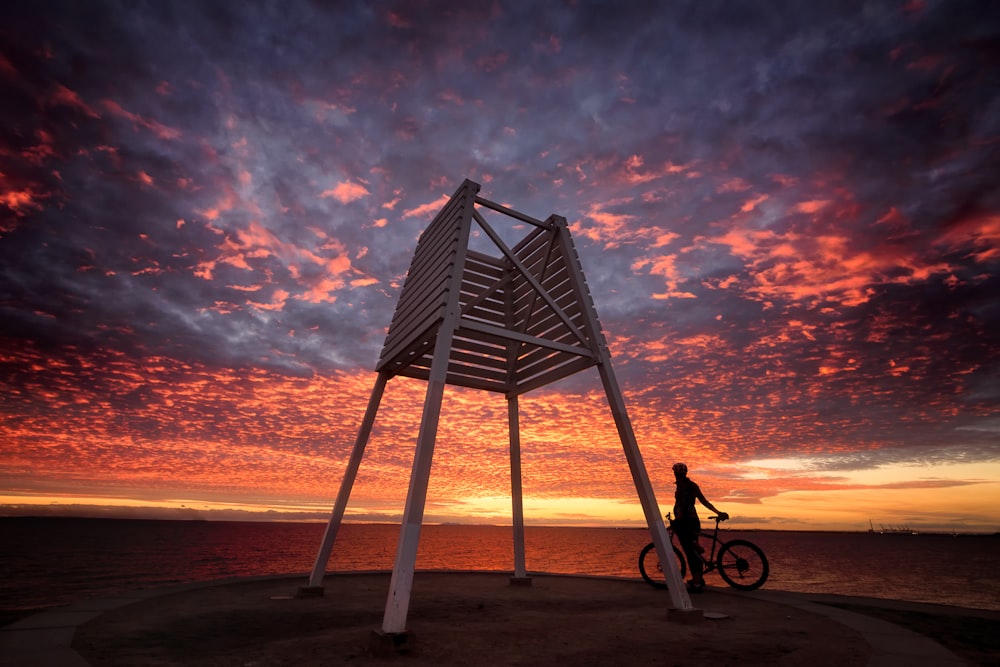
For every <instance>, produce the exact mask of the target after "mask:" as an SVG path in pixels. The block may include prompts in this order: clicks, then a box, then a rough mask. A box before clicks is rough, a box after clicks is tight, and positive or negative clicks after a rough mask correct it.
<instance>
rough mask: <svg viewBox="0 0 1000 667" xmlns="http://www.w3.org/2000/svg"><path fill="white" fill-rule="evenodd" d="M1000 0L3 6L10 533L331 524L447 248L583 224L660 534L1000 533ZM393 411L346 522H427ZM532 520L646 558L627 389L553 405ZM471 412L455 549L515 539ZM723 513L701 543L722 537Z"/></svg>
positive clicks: (448, 508) (563, 393) (2, 503)
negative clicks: (397, 332) (31, 527)
mask: <svg viewBox="0 0 1000 667" xmlns="http://www.w3.org/2000/svg"><path fill="white" fill-rule="evenodd" d="M998 43H1000V5H998V4H997V3H995V2H990V1H983V2H973V1H969V2H964V1H963V2H952V1H945V0H942V1H936V0H926V1H922V0H908V1H906V2H819V3H812V2H810V3H805V2H773V3H759V2H749V1H747V2H741V1H736V2H712V1H704V0H698V1H690V2H687V1H679V2H671V3H661V2H617V1H616V2H585V1H583V0H580V1H568V0H567V1H564V2H558V1H552V2H527V1H524V2H520V1H513V0H510V1H501V0H497V1H495V2H481V3H480V2H475V3H470V2H465V1H464V0H462V1H457V0H456V1H453V2H452V1H445V2H379V1H372V2H302V1H299V2H261V1H248V2H220V1H206V2H197V3H182V2H142V1H135V2H107V1H103V0H95V1H94V2H87V3H79V2H53V1H44V2H35V3H24V2H22V3H3V4H2V6H0V429H2V431H0V515H3V514H6V515H14V514H45V513H54V514H67V515H73V514H89V515H99V516H155V517H168V518H171V517H172V518H184V517H199V518H209V519H233V518H237V519H247V518H250V519H292V520H308V519H322V518H323V517H324V516H325V515H327V514H329V511H330V508H331V506H332V503H333V500H334V498H335V496H336V493H337V490H338V488H339V485H340V481H341V479H342V477H343V473H344V470H345V468H346V464H347V459H348V457H349V455H350V452H351V449H352V447H353V445H354V441H355V438H356V436H357V433H358V428H359V426H360V423H361V418H362V416H363V414H364V410H365V406H366V404H367V401H368V397H369V393H370V392H371V389H372V387H373V385H374V382H375V377H376V374H375V372H374V368H375V363H376V361H377V359H378V355H379V352H380V350H381V346H382V343H383V341H384V339H385V335H386V330H387V327H388V325H389V322H390V320H391V318H392V314H393V311H394V308H395V304H396V301H397V299H398V297H399V293H400V289H401V286H402V283H403V281H404V279H405V276H406V271H407V268H408V267H409V263H410V260H411V258H412V256H413V252H414V249H415V246H416V241H417V239H418V237H419V235H420V233H421V231H422V230H423V229H424V228H425V227H426V226H427V225H428V224H429V223H430V221H431V220H432V219H433V217H434V215H435V214H436V213H437V212H438V211H439V210H440V209H441V207H442V206H443V205H444V203H445V202H446V201H447V198H448V197H449V196H450V195H451V194H452V193H453V192H454V191H455V190H456V188H457V187H458V186H459V185H460V184H461V183H462V181H463V179H466V178H468V179H471V180H473V181H475V182H476V183H479V184H481V186H482V190H481V195H482V196H484V197H486V198H488V199H491V200H493V201H496V202H500V203H502V204H505V205H507V206H510V207H512V208H514V209H516V210H518V211H521V212H524V213H526V214H528V215H531V216H533V217H536V218H539V219H545V218H546V217H548V216H549V215H550V214H556V215H561V216H563V217H565V218H566V219H567V220H568V222H569V225H570V230H571V233H572V235H573V239H574V242H575V244H576V247H577V249H578V251H579V254H580V259H581V263H582V267H583V271H584V274H585V276H586V279H587V282H588V285H589V287H590V291H591V293H592V295H593V298H594V302H595V306H596V309H597V312H598V315H599V317H600V321H601V324H602V326H603V329H604V331H605V334H606V337H607V339H608V343H609V347H610V351H611V355H612V365H613V369H614V372H615V375H616V377H617V378H618V382H619V384H620V385H621V387H622V391H623V393H624V396H625V401H626V405H627V408H628V412H629V416H630V419H631V421H632V424H633V427H634V429H635V432H636V435H637V438H638V441H639V446H640V449H641V451H642V456H643V460H644V462H645V465H646V468H647V470H648V471H649V476H650V479H651V481H652V483H653V486H654V490H655V492H656V496H657V501H658V503H659V505H660V509H661V510H662V512H663V513H665V512H666V511H669V510H670V508H671V505H672V502H673V498H672V496H673V476H672V474H671V472H670V466H671V464H672V463H673V462H675V461H684V462H686V463H687V464H688V466H689V468H690V469H691V477H692V478H693V479H695V480H696V481H697V482H698V483H699V484H700V485H701V487H702V490H703V491H704V492H705V494H706V495H707V496H708V497H709V499H710V500H711V501H712V502H713V503H714V504H715V505H716V506H717V507H719V508H720V509H722V510H725V511H727V512H729V513H730V514H731V515H732V516H733V527H744V528H768V529H784V530H806V529H820V530H867V529H868V528H869V527H870V526H871V527H874V528H875V529H879V528H880V527H882V526H884V527H887V528H888V527H898V526H907V527H911V528H913V529H919V530H924V531H929V530H945V531H953V530H954V531H968V532H984V531H985V532H994V531H997V530H1000V503H998V502H997V501H998V500H1000V189H998V188H997V186H996V184H997V182H998V181H1000V51H998V48H997V45H998ZM425 389H426V385H425V384H424V383H422V382H421V381H418V380H413V379H408V378H393V379H392V380H390V381H389V384H388V386H387V389H386V394H385V397H384V398H383V401H382V404H381V407H380V410H379V413H378V418H377V420H376V423H375V428H374V431H373V434H372V438H371V441H370V442H369V444H368V447H367V450H366V454H365V459H364V460H363V462H362V464H361V468H360V472H359V475H358V479H357V482H356V484H355V486H354V489H353V493H352V495H351V501H350V503H349V505H348V509H347V516H346V519H347V520H349V521H387V522H390V521H398V520H399V519H400V516H401V514H402V510H403V506H404V502H405V497H406V491H407V486H408V480H409V474H410V469H411V465H412V460H413V452H414V447H415V442H416V434H417V428H418V426H419V421H420V414H421V409H422V405H423V400H424V392H425ZM520 415H521V442H522V455H521V456H522V468H523V487H524V507H525V519H526V521H527V522H528V523H529V524H555V525H616V526H640V525H642V524H643V522H644V519H643V513H642V510H641V507H640V505H639V502H638V499H637V496H636V492H635V488H634V486H633V484H632V480H631V477H630V476H629V472H628V466H627V464H626V461H625V458H624V455H623V452H622V446H621V443H620V441H619V440H618V436H617V433H616V431H615V427H614V423H613V420H612V417H611V413H610V410H609V407H608V403H607V400H606V398H605V394H604V389H603V387H602V385H601V382H600V379H599V376H598V373H597V371H596V370H595V369H593V368H591V369H588V370H586V371H583V372H581V373H578V374H576V375H574V376H572V377H570V378H567V379H564V380H561V381H560V382H558V383H555V384H552V385H549V386H546V387H544V388H542V389H538V390H536V391H533V392H531V393H528V394H526V395H524V396H523V397H522V398H521V401H520ZM509 465H510V464H509V453H508V431H507V406H506V401H505V400H504V397H503V395H500V394H496V393H488V392H481V391H473V390H468V389H461V388H452V387H449V388H448V389H447V391H446V392H445V399H444V405H443V408H442V420H441V427H440V431H439V435H438V439H437V444H436V449H435V452H434V465H433V468H432V472H431V481H430V489H429V492H428V499H427V506H426V513H425V521H426V522H451V521H457V522H479V523H499V524H503V523H510V521H511V500H510V468H509ZM703 516H704V513H703Z"/></svg>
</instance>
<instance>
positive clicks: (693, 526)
mask: <svg viewBox="0 0 1000 667" xmlns="http://www.w3.org/2000/svg"><path fill="white" fill-rule="evenodd" d="M674 531H675V532H676V533H677V538H678V541H679V542H680V543H681V550H682V551H683V552H684V557H685V558H686V559H687V562H688V571H689V572H690V573H691V584H692V585H693V586H697V587H700V586H704V585H705V579H704V576H703V575H704V568H703V564H702V560H701V549H699V548H698V533H699V532H701V526H700V525H698V524H697V523H694V522H691V521H684V522H683V525H681V526H677V525H675V526H674Z"/></svg>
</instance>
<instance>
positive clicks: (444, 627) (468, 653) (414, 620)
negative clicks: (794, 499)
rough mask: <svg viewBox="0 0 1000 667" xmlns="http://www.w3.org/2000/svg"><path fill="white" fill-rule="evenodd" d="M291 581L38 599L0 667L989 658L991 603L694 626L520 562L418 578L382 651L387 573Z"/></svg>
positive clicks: (817, 609) (725, 618) (634, 589)
mask: <svg viewBox="0 0 1000 667" xmlns="http://www.w3.org/2000/svg"><path fill="white" fill-rule="evenodd" d="M305 579H306V577H305V575H297V576H294V577H263V578H252V579H235V580H226V581H221V582H210V583H202V584H192V585H187V586H181V587H172V588H168V589H161V590H154V591H141V592H138V593H136V594H135V595H125V596H118V597H114V598H106V599H98V600H92V601H87V602H84V603H81V604H78V605H73V606H72V607H66V608H60V609H53V610H51V611H47V612H44V613H41V614H37V615H34V616H30V617H27V618H24V619H22V620H20V621H18V622H16V623H13V624H11V625H8V626H5V627H3V628H0V664H2V665H18V666H31V665H55V666H59V665H68V666H69V665H73V666H75V665H88V664H90V665H134V664H151V663H155V664H178V665H181V664H183V665H198V664H204V665H208V664H213V665H229V664H232V665H246V664H254V665H261V666H263V665H284V664H287V665H320V664H344V663H350V664H359V665H381V664H393V665H407V666H410V665H413V666H418V665H460V664H468V665H481V664H493V665H502V664H510V665H513V664H532V665H556V664H560V665H562V664H574V665H602V666H603V665H634V664H643V661H652V663H653V664H664V662H665V663H666V664H684V665H699V664H706V665H713V666H716V665H719V664H725V663H726V662H727V661H737V660H738V661H740V662H741V664H747V665H750V664H774V665H796V664H808V665H810V667H820V666H822V665H859V666H867V667H889V666H894V665H913V664H924V665H941V666H946V667H947V666H951V665H967V664H973V665H974V664H990V662H992V663H994V664H996V663H997V662H998V659H1000V648H998V647H997V645H996V641H997V640H996V637H998V636H1000V612H990V611H979V610H966V609H961V608H955V607H942V606H940V605H919V604H913V603H904V602H896V601H885V600H874V599H871V598H852V597H843V596H829V595H805V594H797V593H787V592H782V591H770V590H766V589H765V590H762V591H754V592H752V593H740V592H737V591H733V590H731V589H728V588H726V589H722V588H712V587H710V588H708V589H707V591H706V593H705V594H703V595H700V596H695V598H694V603H695V605H696V606H697V607H698V608H699V609H702V610H703V611H704V612H705V613H704V621H703V622H701V623H698V624H686V623H685V624H678V623H673V622H671V621H670V620H669V616H670V613H671V612H670V610H669V606H670V598H669V595H668V594H667V593H666V592H665V591H658V590H654V589H652V588H651V587H649V586H647V585H646V584H645V583H643V582H641V581H636V580H631V579H609V578H597V577H579V576H561V575H543V574H535V573H533V574H532V579H533V583H532V585H531V586H512V585H511V584H510V581H509V579H510V577H509V573H455V572H433V573H423V572H418V573H417V575H416V577H415V579H414V589H413V595H412V597H411V603H410V613H409V615H408V625H409V626H410V627H408V629H407V631H408V633H411V638H412V641H408V642H405V643H404V644H403V645H402V646H403V647H404V650H403V651H401V652H397V653H398V654H395V655H393V654H392V653H393V651H389V652H388V653H389V655H387V654H386V651H384V650H383V651H375V650H372V644H371V641H372V636H373V634H377V633H378V632H379V630H380V628H379V626H380V624H381V617H382V612H383V608H384V603H385V596H386V593H387V591H388V584H389V574H388V573H381V572H380V573H358V574H335V575H330V576H328V577H327V579H326V582H325V586H324V588H325V594H324V595H323V596H317V597H310V598H302V597H298V596H296V592H297V590H298V588H299V587H300V586H302V585H303V583H304V581H305ZM859 610H866V611H867V613H860V612H859ZM674 613H676V612H674ZM893 614H895V615H896V617H898V618H901V619H903V620H904V621H905V620H906V619H914V618H916V619H918V620H919V619H921V618H924V617H926V618H927V619H931V620H932V621H933V619H939V620H940V621H941V622H940V623H938V624H937V625H940V626H942V627H943V626H944V625H945V623H944V621H945V620H947V621H949V623H950V627H957V628H960V629H961V628H963V627H969V628H973V626H975V627H974V628H973V630H974V631H973V632H972V634H970V636H969V638H967V641H966V643H965V644H964V645H963V644H962V643H957V644H956V643H954V641H952V644H953V646H957V647H958V648H959V650H960V652H961V653H962V655H958V654H956V652H955V651H953V650H949V649H947V648H945V647H944V646H942V644H941V643H939V642H938V641H935V640H934V639H933V638H931V637H929V636H927V635H926V634H919V633H917V632H915V631H914V630H912V629H910V628H908V627H903V625H900V624H898V623H891V622H888V621H887V620H885V619H884V618H880V617H879V616H880V615H881V616H886V615H889V616H892V615H893ZM907 614H909V615H910V616H907ZM929 627H935V623H933V622H931V623H930V626H929ZM990 636H992V637H993V638H994V639H993V645H992V646H991V645H989V641H990V640H989V637H990ZM953 639H954V638H950V640H953ZM382 646H383V648H384V643H383V645H382ZM980 661H981V662H980Z"/></svg>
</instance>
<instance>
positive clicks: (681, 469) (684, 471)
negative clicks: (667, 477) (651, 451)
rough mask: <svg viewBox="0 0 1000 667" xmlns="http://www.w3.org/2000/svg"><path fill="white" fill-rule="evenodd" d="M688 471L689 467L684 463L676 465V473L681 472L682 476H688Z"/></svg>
mask: <svg viewBox="0 0 1000 667" xmlns="http://www.w3.org/2000/svg"><path fill="white" fill-rule="evenodd" d="M687 471H688V467H687V466H686V465H684V464H683V463H675V464H674V472H675V473H678V472H679V473H681V474H682V475H686V474H687Z"/></svg>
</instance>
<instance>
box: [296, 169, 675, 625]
mask: <svg viewBox="0 0 1000 667" xmlns="http://www.w3.org/2000/svg"><path fill="white" fill-rule="evenodd" d="M479 189H480V187H479V184H477V183H473V182H472V181H469V180H466V181H465V182H463V183H462V185H461V186H459V188H458V190H456V191H455V194H454V195H452V197H451V199H450V200H449V201H448V203H447V204H445V205H444V207H443V208H442V209H441V211H440V212H439V213H438V214H437V216H436V217H435V218H434V220H433V221H432V222H431V224H430V226H428V227H427V229H425V230H424V232H423V234H421V236H420V239H419V241H418V243H417V248H416V251H415V252H414V255H413V261H412V263H411V264H410V268H409V271H408V272H407V275H406V280H405V282H404V284H403V290H402V293H401V294H400V297H399V303H398V304H397V306H396V312H395V314H394V315H393V318H392V323H391V324H390V326H389V331H388V334H387V335H386V339H385V344H384V346H383V348H382V353H381V356H380V357H379V360H378V365H377V367H376V371H377V372H378V377H377V379H376V380H375V386H374V388H373V389H372V393H371V397H370V398H369V401H368V408H367V410H366V412H365V416H364V419H363V421H362V423H361V427H360V429H359V431H358V437H357V440H356V442H355V445H354V450H353V452H352V454H351V458H350V460H349V462H348V465H347V469H346V471H345V473H344V479H343V481H342V483H341V487H340V491H339V493H338V495H337V499H336V502H335V504H334V508H333V512H332V514H331V516H330V521H329V523H328V524H327V527H326V532H325V534H324V536H323V542H322V544H321V545H320V548H319V552H318V554H317V556H316V562H315V565H314V566H313V570H312V574H311V576H310V579H309V588H311V589H318V590H322V584H323V574H324V571H325V569H326V564H327V562H328V560H329V557H330V551H331V549H332V548H333V543H334V541H335V539H336V536H337V531H338V529H339V527H340V523H341V520H342V519H343V516H344V510H345V509H346V507H347V501H348V498H349V497H350V493H351V487H352V486H353V484H354V480H355V478H356V476H357V472H358V468H359V466H360V464H361V459H362V458H363V455H364V450H365V446H366V444H367V442H368V438H369V435H370V434H371V430H372V425H373V424H374V422H375V416H376V413H377V412H378V406H379V403H380V401H381V399H382V394H383V392H384V391H385V387H386V384H387V382H388V381H389V379H391V378H392V377H395V376H397V375H401V376H406V377H411V378H418V379H421V380H426V382H427V393H426V397H425V399H424V407H423V415H422V417H421V421H420V429H419V431H418V436H417V443H416V453H415V455H414V460H413V469H412V472H411V476H410V486H409V491H408V493H407V498H406V506H405V508H404V511H403V522H402V528H401V530H400V536H399V542H398V546H397V551H396V560H395V565H394V567H393V572H392V579H391V583H390V591H389V596H388V599H387V601H386V607H385V616H384V618H383V622H382V632H384V633H386V634H398V633H404V632H405V631H406V615H407V610H408V607H409V601H410V590H411V587H412V583H413V574H414V564H415V562H416V555H417V542H418V540H419V537H420V528H421V523H422V520H423V514H424V504H425V500H426V496H427V485H428V480H429V477H430V470H431V458H432V455H433V452H434V444H435V439H436V436H437V430H438V420H439V417H440V413H441V404H442V396H443V394H444V387H445V385H449V384H450V385H458V386H462V387H470V388H473V389H483V390H486V391H492V392H497V393H500V394H503V395H504V396H505V397H506V399H507V406H508V410H507V412H508V420H509V428H510V471H511V504H512V514H513V529H514V530H513V533H514V545H513V546H514V576H513V578H512V580H511V581H512V583H515V582H519V581H527V582H530V580H529V579H527V575H526V571H525V558H524V516H523V509H522V497H521V461H520V429H519V425H518V397H519V396H520V395H521V394H524V393H525V392H528V391H531V390H532V389H537V388H539V387H542V386H545V385H547V384H549V383H552V382H555V381H556V380H559V379H562V378H564V377H566V376H568V375H572V374H574V373H577V372H579V371H582V370H584V369H586V368H590V367H591V366H596V367H597V369H598V372H599V373H600V377H601V381H602V383H603V385H604V390H605V393H606V395H607V400H608V403H609V404H610V406H611V414H612V416H613V417H614V420H615V425H616V427H617V429H618V434H619V437H620V438H621V442H622V446H623V448H624V450H625V458H626V460H627V462H628V465H629V469H630V471H631V473H632V479H633V481H634V483H635V488H636V492H637V493H638V496H639V501H640V503H641V505H642V509H643V512H644V514H645V517H646V522H647V523H648V525H649V529H650V532H651V533H652V536H653V541H654V543H655V544H656V549H657V553H658V555H659V558H660V562H662V563H670V562H673V558H674V556H673V553H672V550H671V546H670V543H669V539H668V537H667V533H666V529H665V527H664V525H663V519H662V515H661V514H660V510H659V507H658V505H657V503H656V498H655V496H654V494H653V488H652V485H651V484H650V481H649V476H648V474H647V472H646V468H645V465H644V464H643V461H642V456H641V455H640V453H639V446H638V444H637V442H636V438H635V434H634V433H633V431H632V425H631V422H630V421H629V418H628V414H627V412H626V410H625V403H624V400H623V398H622V393H621V390H620V389H619V387H618V383H617V380H616V379H615V375H614V372H613V371H612V369H611V357H610V355H609V353H608V347H607V343H606V342H605V340H604V334H603V333H602V331H601V325H600V322H599V321H598V319H597V312H596V310H595V309H594V304H593V301H592V299H591V296H590V292H589V290H588V288H587V284H586V282H585V280H584V277H583V269H582V268H581V266H580V259H579V257H578V255H577V253H576V248H575V247H574V245H573V241H572V239H571V238H570V232H569V228H568V226H567V224H566V220H565V218H562V217H560V216H557V215H550V216H549V217H548V219H546V220H544V221H542V220H536V219H535V218H532V217H530V216H528V215H525V214H523V213H519V212H517V211H514V210H512V209H510V208H507V207H505V206H501V205H500V204H496V203H494V202H491V201H489V200H487V199H484V198H482V197H480V196H479ZM487 212H488V213H487ZM487 216H491V217H493V218H496V219H495V220H494V224H497V222H498V221H502V222H506V223H507V224H508V225H510V224H511V223H512V224H513V227H512V228H513V229H514V230H516V231H517V232H518V234H520V233H521V232H523V233H524V236H523V238H521V240H520V241H518V242H517V243H515V244H513V245H512V246H508V245H507V243H506V242H505V241H504V238H503V237H502V236H501V235H500V234H498V233H497V231H496V229H498V228H497V227H494V224H491V223H490V222H489V221H488V220H487ZM474 225H477V226H478V228H479V230H480V231H481V233H482V234H485V236H486V238H488V240H489V242H491V243H492V246H491V248H492V247H493V246H495V250H496V252H495V253H494V254H489V253H484V252H479V251H476V250H473V249H471V248H470V239H471V238H472V234H473V226H474ZM525 230H526V231H525ZM666 570H667V571H666V572H665V573H664V575H665V578H666V581H667V584H668V587H669V589H670V594H671V600H672V603H673V606H674V609H677V610H680V611H692V607H691V601H690V599H689V597H688V595H687V591H686V590H685V589H684V586H683V585H682V584H683V581H682V580H681V577H680V573H679V572H678V571H677V570H676V569H675V568H666Z"/></svg>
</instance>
